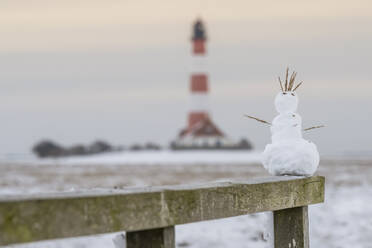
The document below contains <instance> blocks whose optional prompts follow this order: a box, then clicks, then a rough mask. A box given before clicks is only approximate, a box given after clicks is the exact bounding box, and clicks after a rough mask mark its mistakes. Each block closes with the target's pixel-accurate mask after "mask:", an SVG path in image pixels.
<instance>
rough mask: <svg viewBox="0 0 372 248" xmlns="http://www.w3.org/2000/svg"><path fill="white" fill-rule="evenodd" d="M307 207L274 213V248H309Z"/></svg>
mask: <svg viewBox="0 0 372 248" xmlns="http://www.w3.org/2000/svg"><path fill="white" fill-rule="evenodd" d="M307 209H308V208H307V206H304V207H296V208H288V209H283V210H278V211H274V247H275V248H309V219H308V212H307Z"/></svg>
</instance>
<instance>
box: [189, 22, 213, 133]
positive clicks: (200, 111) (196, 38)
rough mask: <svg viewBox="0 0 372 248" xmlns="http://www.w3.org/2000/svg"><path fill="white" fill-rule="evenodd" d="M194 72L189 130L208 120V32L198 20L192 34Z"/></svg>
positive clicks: (191, 86)
mask: <svg viewBox="0 0 372 248" xmlns="http://www.w3.org/2000/svg"><path fill="white" fill-rule="evenodd" d="M191 40H192V55H193V71H192V72H191V77H190V91H191V99H190V100H191V109H190V113H189V117H188V128H189V129H190V128H192V127H193V126H194V125H195V124H197V123H199V122H201V121H203V120H205V119H207V118H208V109H207V107H208V106H207V103H208V100H207V97H208V74H207V72H206V71H205V65H206V61H205V60H206V41H207V37H206V32H205V28H204V24H203V22H202V21H201V20H200V19H198V20H196V21H195V23H194V25H193V34H192V39H191Z"/></svg>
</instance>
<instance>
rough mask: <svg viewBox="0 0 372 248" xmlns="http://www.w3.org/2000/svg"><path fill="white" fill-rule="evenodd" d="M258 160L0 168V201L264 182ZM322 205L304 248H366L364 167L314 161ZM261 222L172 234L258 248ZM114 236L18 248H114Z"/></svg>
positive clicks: (210, 224) (98, 159)
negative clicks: (226, 182) (323, 195)
mask: <svg viewBox="0 0 372 248" xmlns="http://www.w3.org/2000/svg"><path fill="white" fill-rule="evenodd" d="M257 161H258V155H257V154H255V153H253V154H250V153H244V152H233V151H232V152H224V153H218V152H209V153H207V152H189V153H187V152H180V153H176V154H170V153H169V152H160V153H157V154H156V153H148V152H147V153H141V152H139V153H131V154H129V153H127V154H110V155H104V156H95V157H87V158H70V159H64V160H58V161H56V160H47V161H43V162H40V161H33V162H32V163H12V164H10V163H5V162H3V163H2V164H1V165H0V195H14V194H21V193H22V194H23V193H29V194H40V193H43V192H55V191H58V192H59V191H81V190H89V189H93V188H94V189H107V188H110V189H112V188H124V187H128V186H144V185H165V184H180V183H182V184H185V183H194V182H206V181H216V180H223V179H228V178H234V179H241V180H244V179H249V178H253V177H262V176H267V173H266V172H265V171H264V170H263V168H262V166H261V165H259V164H258V163H257ZM318 174H320V175H324V176H326V202H325V204H320V205H314V206H311V207H310V208H309V211H310V237H311V240H310V243H311V246H312V247H324V248H333V247H334V248H338V247H355V248H359V247H360V248H369V247H372V237H371V236H370V233H372V212H371V210H372V207H371V206H372V187H371V185H372V160H367V159H365V160H347V159H342V160H337V159H332V160H330V159H329V160H325V159H323V160H322V161H321V165H320V167H319V171H318ZM266 218H267V217H266V215H265V214H263V213H261V214H254V215H247V216H240V217H234V218H228V219H222V220H214V221H207V222H200V223H193V224H187V225H182V226H177V227H176V242H177V246H178V247H190V248H205V247H216V248H219V247H221V248H222V247H234V248H239V247H257V248H259V247H266V246H267V242H265V241H264V238H263V236H264V226H265V223H266ZM115 235H116V234H106V235H98V236H92V237H82V238H73V239H64V240H58V241H45V242H38V243H32V244H23V245H18V246H11V247H22V248H44V247H45V248H57V247H58V248H60V247H63V248H69V247H73V248H85V247H89V248H102V247H103V248H104V247H114V244H113V241H112V239H113V237H114V236H115Z"/></svg>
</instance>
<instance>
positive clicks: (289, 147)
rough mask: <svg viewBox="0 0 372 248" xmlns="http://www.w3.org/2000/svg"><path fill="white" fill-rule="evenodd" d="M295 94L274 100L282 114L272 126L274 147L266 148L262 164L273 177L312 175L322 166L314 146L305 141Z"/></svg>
mask: <svg viewBox="0 0 372 248" xmlns="http://www.w3.org/2000/svg"><path fill="white" fill-rule="evenodd" d="M297 105H298V97H297V94H296V93H295V92H280V93H278V95H277V96H276V98H275V108H276V110H277V111H278V113H279V115H278V116H276V117H275V118H274V120H273V123H272V125H271V128H270V130H271V142H272V143H271V144H268V145H266V147H265V150H264V152H263V156H262V164H263V165H264V167H265V169H266V170H268V172H269V173H270V174H272V175H306V176H309V175H312V174H314V173H315V171H316V169H317V168H318V165H319V153H318V150H317V147H316V145H315V144H314V143H311V142H310V141H307V140H305V139H303V138H302V120H301V116H300V115H299V114H298V113H296V112H295V111H296V110H297Z"/></svg>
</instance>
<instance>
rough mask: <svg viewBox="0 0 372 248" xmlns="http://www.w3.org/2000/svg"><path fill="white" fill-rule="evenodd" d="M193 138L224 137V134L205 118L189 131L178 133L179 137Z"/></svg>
mask: <svg viewBox="0 0 372 248" xmlns="http://www.w3.org/2000/svg"><path fill="white" fill-rule="evenodd" d="M187 135H190V136H194V137H215V136H219V137H224V136H225V135H224V133H223V132H222V131H221V130H220V129H219V128H218V127H217V126H216V125H215V124H214V123H213V122H212V121H211V120H210V119H209V118H205V119H203V120H201V121H200V122H198V123H196V124H195V125H193V126H192V127H191V128H189V129H184V130H182V131H181V132H180V134H179V136H180V137H184V136H187Z"/></svg>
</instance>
